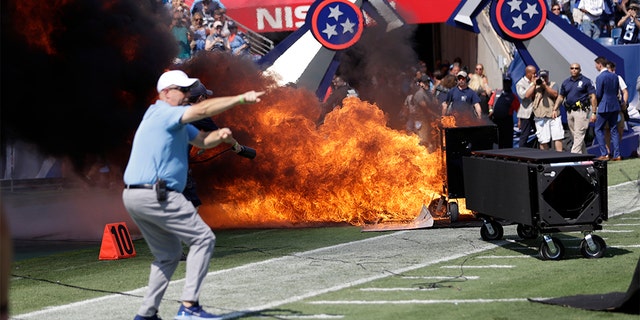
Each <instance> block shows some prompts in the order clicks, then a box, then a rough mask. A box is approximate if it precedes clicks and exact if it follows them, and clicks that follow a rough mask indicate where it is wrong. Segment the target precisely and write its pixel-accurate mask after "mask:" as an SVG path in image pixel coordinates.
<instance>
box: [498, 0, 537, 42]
mask: <svg viewBox="0 0 640 320" xmlns="http://www.w3.org/2000/svg"><path fill="white" fill-rule="evenodd" d="M491 13H492V14H491V15H492V16H494V17H495V22H496V24H497V25H498V27H499V29H500V31H502V32H503V33H504V34H505V35H506V36H507V37H508V38H511V39H512V40H521V41H523V40H528V39H531V38H533V37H535V36H536V35H538V33H540V31H542V28H544V24H545V22H546V21H547V4H546V2H545V0H497V1H494V3H493V5H492V8H491Z"/></svg>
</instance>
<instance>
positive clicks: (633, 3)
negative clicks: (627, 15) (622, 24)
mask: <svg viewBox="0 0 640 320" xmlns="http://www.w3.org/2000/svg"><path fill="white" fill-rule="evenodd" d="M629 8H635V9H640V4H638V3H636V2H631V4H630V5H629Z"/></svg>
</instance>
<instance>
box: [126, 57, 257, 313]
mask: <svg viewBox="0 0 640 320" xmlns="http://www.w3.org/2000/svg"><path fill="white" fill-rule="evenodd" d="M197 82H198V79H195V78H189V77H188V76H187V74H185V73H184V72H182V71H180V70H172V71H167V72H165V73H163V74H162V75H161V76H160V78H159V79H158V84H157V91H158V100H156V102H155V103H154V104H152V105H151V106H150V107H149V109H147V111H146V112H145V114H144V116H143V118H142V121H141V122H140V125H139V127H138V130H137V131H136V134H135V136H134V139H133V146H132V148H131V155H130V157H129V163H128V164H127V168H126V169H125V172H124V183H125V189H124V191H123V194H122V199H123V201H124V206H125V208H126V209H127V211H128V212H129V215H130V216H131V218H132V219H133V221H134V222H135V223H136V225H137V226H138V228H139V229H140V231H141V232H142V235H143V236H144V238H145V241H146V242H147V244H148V246H149V249H150V250H151V253H152V254H153V255H154V257H155V260H154V261H153V263H152V264H151V272H150V274H149V285H148V289H147V293H146V294H145V297H144V299H143V301H142V306H141V307H140V309H139V310H138V314H137V315H136V317H135V318H134V320H143V319H151V320H155V319H160V318H159V317H158V315H157V313H158V308H159V306H160V302H161V301H162V297H163V295H164V292H165V290H166V289H167V286H168V285H169V281H170V280H171V276H172V275H173V272H174V271H175V270H176V267H177V266H178V264H179V262H180V258H181V257H182V242H184V243H186V244H187V245H188V246H189V255H188V257H187V274H186V278H185V285H184V288H183V291H182V296H181V297H180V300H181V301H182V304H181V306H180V309H179V310H178V315H177V317H176V318H175V319H220V317H218V316H215V315H213V314H210V313H208V312H206V311H204V310H202V307H201V306H200V304H199V303H198V299H199V295H200V291H201V289H202V283H203V281H204V279H205V276H206V274H207V271H208V268H209V260H210V259H211V255H212V253H213V248H214V245H215V235H214V234H213V232H212V231H211V229H210V228H209V226H208V225H207V224H206V223H205V222H204V221H203V220H202V218H201V217H200V216H199V215H198V212H197V211H196V209H195V207H194V206H193V204H192V203H191V202H190V201H189V200H187V199H186V198H185V197H184V195H183V194H182V193H181V192H182V191H183V190H184V188H185V184H186V181H187V170H188V168H189V160H188V154H187V146H188V144H192V145H194V146H196V147H199V148H213V147H215V146H217V145H219V144H220V143H234V142H235V140H234V139H233V136H232V134H231V130H229V128H220V129H218V130H215V131H211V132H205V131H199V130H198V129H197V128H196V127H194V126H193V125H191V124H190V123H191V122H194V121H197V120H200V119H204V118H207V117H211V116H214V115H216V114H219V113H222V112H223V111H226V110H228V109H231V108H232V107H234V106H236V105H239V104H244V103H254V102H259V101H260V98H259V97H260V96H261V95H262V94H264V92H255V91H249V92H245V93H243V94H240V95H237V96H230V97H219V98H212V99H207V100H204V101H201V102H199V103H196V104H194V105H190V106H184V104H185V103H187V101H188V100H187V98H188V93H189V90H190V89H191V87H193V86H194V85H195V84H196V83H197Z"/></svg>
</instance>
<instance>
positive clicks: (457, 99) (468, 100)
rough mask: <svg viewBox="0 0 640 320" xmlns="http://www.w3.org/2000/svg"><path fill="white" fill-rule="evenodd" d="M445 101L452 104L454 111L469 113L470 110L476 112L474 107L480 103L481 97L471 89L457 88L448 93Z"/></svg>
mask: <svg viewBox="0 0 640 320" xmlns="http://www.w3.org/2000/svg"><path fill="white" fill-rule="evenodd" d="M445 101H447V103H451V110H452V111H458V112H461V111H462V112H468V111H469V110H474V109H473V105H475V104H476V103H480V96H478V94H477V93H476V92H475V91H473V89H471V88H469V87H466V88H464V89H460V88H459V87H458V86H455V87H453V88H451V90H449V92H447V98H446V99H445Z"/></svg>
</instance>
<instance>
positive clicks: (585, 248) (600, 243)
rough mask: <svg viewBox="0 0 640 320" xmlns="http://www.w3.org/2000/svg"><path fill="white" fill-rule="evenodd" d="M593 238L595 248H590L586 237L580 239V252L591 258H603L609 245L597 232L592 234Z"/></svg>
mask: <svg viewBox="0 0 640 320" xmlns="http://www.w3.org/2000/svg"><path fill="white" fill-rule="evenodd" d="M591 240H593V244H594V248H593V250H592V248H589V243H588V242H587V240H586V239H582V241H580V253H582V256H583V257H585V258H589V259H594V258H602V256H604V253H605V251H607V245H606V244H605V243H604V240H603V239H602V238H600V237H599V236H596V235H595V234H593V235H591Z"/></svg>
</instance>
